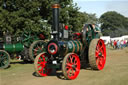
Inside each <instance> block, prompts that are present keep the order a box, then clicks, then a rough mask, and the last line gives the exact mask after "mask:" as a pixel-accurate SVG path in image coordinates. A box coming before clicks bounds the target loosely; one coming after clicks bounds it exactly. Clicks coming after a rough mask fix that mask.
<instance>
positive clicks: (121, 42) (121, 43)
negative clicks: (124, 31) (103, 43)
mask: <svg viewBox="0 0 128 85" xmlns="http://www.w3.org/2000/svg"><path fill="white" fill-rule="evenodd" d="M120 45H121V49H122V48H123V40H121V41H120Z"/></svg>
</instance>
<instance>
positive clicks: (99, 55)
mask: <svg viewBox="0 0 128 85" xmlns="http://www.w3.org/2000/svg"><path fill="white" fill-rule="evenodd" d="M95 56H96V65H97V67H98V69H99V70H102V69H103V68H104V65H105V62H106V47H105V44H104V41H103V40H101V39H100V40H99V41H98V43H97V46H96V52H95Z"/></svg>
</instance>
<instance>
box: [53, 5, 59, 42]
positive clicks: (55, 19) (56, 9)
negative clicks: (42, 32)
mask: <svg viewBox="0 0 128 85" xmlns="http://www.w3.org/2000/svg"><path fill="white" fill-rule="evenodd" d="M59 8H60V5H59V4H53V5H52V9H53V26H52V29H53V33H52V34H53V36H54V39H56V40H59Z"/></svg>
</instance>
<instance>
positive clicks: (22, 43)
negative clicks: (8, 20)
mask: <svg viewBox="0 0 128 85" xmlns="http://www.w3.org/2000/svg"><path fill="white" fill-rule="evenodd" d="M0 34H1V35H0V36H1V37H0V69H3V68H7V67H8V66H9V64H10V59H14V58H18V59H22V60H24V62H31V61H34V58H35V56H36V55H38V54H39V53H41V52H42V51H43V49H42V46H43V44H44V43H45V42H44V39H45V37H44V34H43V33H39V34H38V35H36V34H32V33H31V31H27V32H26V31H24V32H23V33H22V34H21V36H20V37H14V38H13V37H12V36H11V35H10V34H9V33H3V32H0Z"/></svg>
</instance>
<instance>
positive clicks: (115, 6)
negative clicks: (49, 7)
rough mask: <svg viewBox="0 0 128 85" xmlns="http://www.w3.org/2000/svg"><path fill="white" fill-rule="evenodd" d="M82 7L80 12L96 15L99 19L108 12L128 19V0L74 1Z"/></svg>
mask: <svg viewBox="0 0 128 85" xmlns="http://www.w3.org/2000/svg"><path fill="white" fill-rule="evenodd" d="M73 1H74V3H77V6H78V7H80V11H82V12H87V13H96V16H97V17H98V18H99V17H100V16H101V15H102V14H103V13H105V12H107V11H116V12H118V13H120V14H122V15H124V16H125V17H128V0H73Z"/></svg>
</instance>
